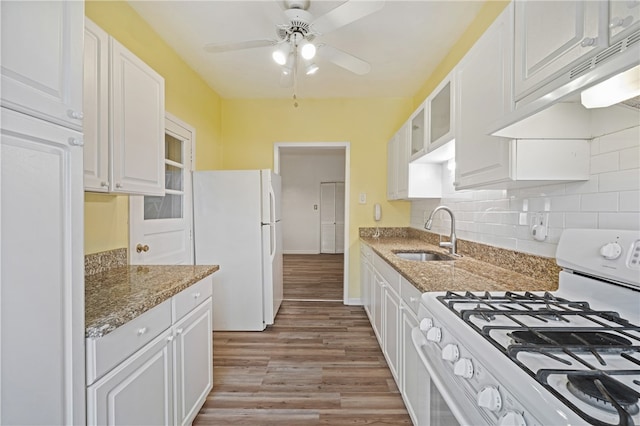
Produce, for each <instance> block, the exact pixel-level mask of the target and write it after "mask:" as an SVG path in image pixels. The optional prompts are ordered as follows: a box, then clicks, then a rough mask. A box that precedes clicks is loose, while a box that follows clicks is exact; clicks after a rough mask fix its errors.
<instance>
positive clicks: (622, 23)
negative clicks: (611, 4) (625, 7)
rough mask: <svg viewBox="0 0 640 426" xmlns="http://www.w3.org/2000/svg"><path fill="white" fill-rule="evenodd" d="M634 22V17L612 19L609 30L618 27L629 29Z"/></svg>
mask: <svg viewBox="0 0 640 426" xmlns="http://www.w3.org/2000/svg"><path fill="white" fill-rule="evenodd" d="M632 22H633V16H631V15H629V16H627V17H626V18H621V17H619V16H616V17H614V18H612V19H611V22H610V23H609V28H610V29H613V28H617V27H622V28H627V27H628V26H629V25H631V23H632Z"/></svg>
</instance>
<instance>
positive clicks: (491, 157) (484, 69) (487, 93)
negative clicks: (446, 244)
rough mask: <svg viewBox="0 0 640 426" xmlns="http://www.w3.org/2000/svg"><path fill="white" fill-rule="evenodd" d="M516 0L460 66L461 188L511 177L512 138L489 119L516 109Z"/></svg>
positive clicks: (458, 146) (458, 152) (457, 76)
mask: <svg viewBox="0 0 640 426" xmlns="http://www.w3.org/2000/svg"><path fill="white" fill-rule="evenodd" d="M512 35H513V4H511V5H509V6H507V9H506V10H505V11H504V12H502V14H501V15H500V16H499V17H498V18H497V19H496V21H495V22H494V23H493V24H492V25H491V27H489V29H488V30H487V31H486V32H485V33H484V34H483V35H482V37H480V39H479V40H478V41H477V42H476V44H475V45H474V46H473V47H472V48H471V50H469V52H468V53H467V54H466V55H465V57H464V58H463V59H462V60H461V61H460V63H459V64H458V66H457V67H456V69H455V79H456V121H455V122H456V150H455V151H456V153H455V158H456V171H455V182H454V186H455V187H456V189H462V188H467V187H474V186H476V185H478V184H484V183H488V182H498V181H502V180H504V179H506V178H507V177H508V176H509V167H510V164H509V160H510V158H509V157H510V156H509V140H508V139H505V138H499V137H495V136H488V135H487V133H488V132H487V130H488V124H489V123H491V122H492V121H494V120H496V119H498V118H499V117H501V116H503V115H504V114H506V113H508V112H509V111H510V110H511V105H512V101H511V99H512V93H511V75H512V72H511V71H512V68H511V67H512V63H513V57H512V52H513V49H512V47H513V36H512Z"/></svg>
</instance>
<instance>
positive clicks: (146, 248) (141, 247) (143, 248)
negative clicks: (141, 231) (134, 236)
mask: <svg viewBox="0 0 640 426" xmlns="http://www.w3.org/2000/svg"><path fill="white" fill-rule="evenodd" d="M148 251H149V246H148V245H146V244H145V245H142V244H140V243H138V245H137V246H136V252H138V253H142V252H145V253H146V252H148Z"/></svg>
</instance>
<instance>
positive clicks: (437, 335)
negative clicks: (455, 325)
mask: <svg viewBox="0 0 640 426" xmlns="http://www.w3.org/2000/svg"><path fill="white" fill-rule="evenodd" d="M440 339H442V330H441V329H440V327H431V328H430V329H429V331H427V340H428V341H430V342H436V343H437V342H439V341H440Z"/></svg>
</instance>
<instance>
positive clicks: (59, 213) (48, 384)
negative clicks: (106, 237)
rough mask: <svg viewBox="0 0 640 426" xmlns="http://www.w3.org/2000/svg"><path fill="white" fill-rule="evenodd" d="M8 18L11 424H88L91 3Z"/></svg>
mask: <svg viewBox="0 0 640 426" xmlns="http://www.w3.org/2000/svg"><path fill="white" fill-rule="evenodd" d="M0 15H1V16H2V22H1V41H2V47H1V50H0V52H1V65H2V72H1V77H2V85H1V87H0V90H1V92H0V93H1V96H0V97H1V106H2V108H1V127H0V136H1V138H0V141H1V150H0V162H1V165H2V169H1V174H0V186H1V192H0V222H1V234H0V236H1V246H0V274H1V275H0V276H1V280H0V424H6V425H9V424H11V425H18V424H50V425H53V424H60V425H61V424H83V423H85V371H84V368H85V362H84V358H85V353H84V262H83V243H84V238H83V230H84V224H83V185H82V173H83V170H82V157H83V153H82V144H83V135H82V117H83V115H82V52H83V41H82V40H83V26H84V2H82V1H42V2H24V1H22V2H0Z"/></svg>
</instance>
